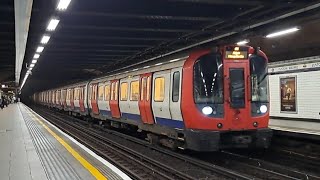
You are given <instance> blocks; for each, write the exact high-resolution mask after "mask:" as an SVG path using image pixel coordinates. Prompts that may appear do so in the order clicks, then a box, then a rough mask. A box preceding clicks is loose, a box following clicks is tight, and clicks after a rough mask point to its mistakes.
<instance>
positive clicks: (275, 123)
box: [269, 118, 320, 135]
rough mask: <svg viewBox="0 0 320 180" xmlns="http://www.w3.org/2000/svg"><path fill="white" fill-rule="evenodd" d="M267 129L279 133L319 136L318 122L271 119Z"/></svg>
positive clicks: (319, 125) (319, 124)
mask: <svg viewBox="0 0 320 180" xmlns="http://www.w3.org/2000/svg"><path fill="white" fill-rule="evenodd" d="M269 127H270V128H271V129H274V130H279V131H288V132H293V133H302V134H310V135H320V121H319V123H317V122H305V121H294V120H282V119H276V118H272V119H270V122H269Z"/></svg>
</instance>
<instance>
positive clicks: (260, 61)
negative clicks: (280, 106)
mask: <svg viewBox="0 0 320 180" xmlns="http://www.w3.org/2000/svg"><path fill="white" fill-rule="evenodd" d="M249 61H250V73H251V75H250V77H251V100H252V101H253V102H268V76H267V75H268V68H267V63H268V62H267V60H266V59H265V58H264V57H262V56H259V55H254V54H253V55H251V56H250V58H249Z"/></svg>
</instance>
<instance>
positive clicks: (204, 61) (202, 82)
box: [193, 54, 223, 104]
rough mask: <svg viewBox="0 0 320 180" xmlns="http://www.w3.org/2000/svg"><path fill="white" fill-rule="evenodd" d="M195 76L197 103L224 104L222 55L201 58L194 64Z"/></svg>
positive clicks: (209, 55) (195, 98) (194, 86)
mask: <svg viewBox="0 0 320 180" xmlns="http://www.w3.org/2000/svg"><path fill="white" fill-rule="evenodd" d="M193 74H194V77H193V84H194V85H193V93H194V101H195V103H197V104H201V103H223V64H222V56H221V55H220V54H208V55H204V56H202V57H200V58H199V59H198V60H197V61H196V62H195V64H194V72H193Z"/></svg>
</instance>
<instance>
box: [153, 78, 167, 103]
mask: <svg viewBox="0 0 320 180" xmlns="http://www.w3.org/2000/svg"><path fill="white" fill-rule="evenodd" d="M164 91H165V79H164V77H158V78H156V79H155V80H154V101H156V102H163V101H164Z"/></svg>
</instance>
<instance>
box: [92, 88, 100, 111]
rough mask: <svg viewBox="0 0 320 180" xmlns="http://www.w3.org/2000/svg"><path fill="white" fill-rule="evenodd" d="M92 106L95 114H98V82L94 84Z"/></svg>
mask: <svg viewBox="0 0 320 180" xmlns="http://www.w3.org/2000/svg"><path fill="white" fill-rule="evenodd" d="M91 92H92V93H91V107H92V112H93V114H96V115H98V114H99V108H98V100H97V97H98V93H97V92H98V83H96V84H92V90H91Z"/></svg>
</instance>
